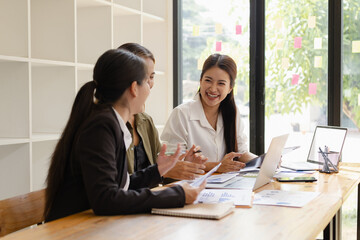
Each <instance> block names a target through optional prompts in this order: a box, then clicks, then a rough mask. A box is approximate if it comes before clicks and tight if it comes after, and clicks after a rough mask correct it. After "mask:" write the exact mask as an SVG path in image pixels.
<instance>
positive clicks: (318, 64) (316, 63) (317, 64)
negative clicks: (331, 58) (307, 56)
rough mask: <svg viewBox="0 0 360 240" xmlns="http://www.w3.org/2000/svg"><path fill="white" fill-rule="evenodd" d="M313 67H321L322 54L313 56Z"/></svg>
mask: <svg viewBox="0 0 360 240" xmlns="http://www.w3.org/2000/svg"><path fill="white" fill-rule="evenodd" d="M314 67H316V68H321V67H322V56H315V58H314Z"/></svg>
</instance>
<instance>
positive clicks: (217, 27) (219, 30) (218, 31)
mask: <svg viewBox="0 0 360 240" xmlns="http://www.w3.org/2000/svg"><path fill="white" fill-rule="evenodd" d="M215 33H216V34H222V24H220V23H217V24H215Z"/></svg>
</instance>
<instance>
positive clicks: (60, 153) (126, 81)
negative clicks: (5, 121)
mask: <svg viewBox="0 0 360 240" xmlns="http://www.w3.org/2000/svg"><path fill="white" fill-rule="evenodd" d="M146 72H147V69H146V65H145V61H144V60H143V59H142V58H141V57H138V56H136V55H135V54H133V53H131V52H129V51H125V50H121V49H112V50H108V51H106V52H105V53H104V54H103V55H101V56H100V58H99V59H98V60H97V62H96V64H95V67H94V73H93V81H90V82H87V83H86V84H85V85H84V86H82V87H81V89H80V90H79V92H78V93H77V95H76V98H75V101H74V104H73V106H72V109H71V113H70V117H69V120H68V122H67V124H66V126H65V129H64V131H63V133H62V135H61V137H60V140H59V142H58V143H57V145H56V147H55V151H54V153H53V155H52V157H51V163H50V167H49V172H48V175H47V179H46V182H47V188H46V193H45V199H46V203H45V211H44V215H45V219H46V217H47V216H48V214H49V212H50V209H51V207H52V203H53V202H54V200H55V198H56V194H57V192H58V190H59V188H60V187H61V186H62V184H63V183H64V181H65V171H66V168H67V166H70V165H71V163H70V158H71V152H72V148H73V143H74V139H75V138H76V135H77V132H78V130H79V129H81V126H82V124H83V123H84V122H85V120H86V119H87V118H88V117H89V116H90V115H91V114H92V112H93V111H94V110H95V109H96V110H97V109H102V108H106V107H108V106H111V105H112V104H114V103H115V102H116V101H117V100H118V99H119V98H120V97H121V96H122V95H123V93H124V92H125V90H126V89H128V88H129V87H130V86H131V84H132V83H133V82H134V81H136V82H137V83H138V84H139V85H141V84H142V83H143V80H144V79H145V77H146ZM94 97H95V101H94ZM69 164H70V165H69Z"/></svg>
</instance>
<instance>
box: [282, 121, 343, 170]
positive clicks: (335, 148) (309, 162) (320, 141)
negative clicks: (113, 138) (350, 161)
mask: <svg viewBox="0 0 360 240" xmlns="http://www.w3.org/2000/svg"><path fill="white" fill-rule="evenodd" d="M346 134H347V128H341V127H333V126H317V127H316V128H315V131H314V135H313V138H312V141H311V145H310V150H309V153H308V157H307V159H306V161H298V162H282V163H281V167H283V168H287V169H290V170H295V171H311V170H321V169H322V168H323V164H324V158H323V157H322V154H321V152H320V150H319V148H321V150H322V151H323V152H326V153H327V156H328V158H329V159H330V161H331V162H332V163H333V164H334V166H336V167H338V166H339V162H340V161H341V152H342V149H343V146H344V142H345V137H346Z"/></svg>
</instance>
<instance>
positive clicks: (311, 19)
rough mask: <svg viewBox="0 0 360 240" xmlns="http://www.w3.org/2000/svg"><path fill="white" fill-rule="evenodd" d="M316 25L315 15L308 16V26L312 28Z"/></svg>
mask: <svg viewBox="0 0 360 240" xmlns="http://www.w3.org/2000/svg"><path fill="white" fill-rule="evenodd" d="M315 26H316V17H315V16H309V18H308V27H309V28H314V27H315Z"/></svg>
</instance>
